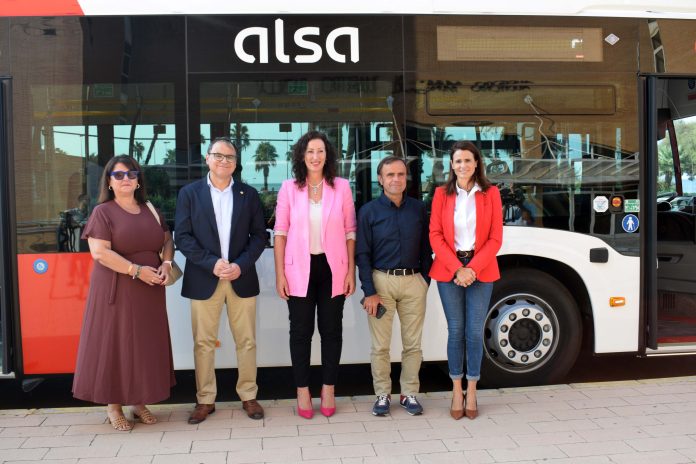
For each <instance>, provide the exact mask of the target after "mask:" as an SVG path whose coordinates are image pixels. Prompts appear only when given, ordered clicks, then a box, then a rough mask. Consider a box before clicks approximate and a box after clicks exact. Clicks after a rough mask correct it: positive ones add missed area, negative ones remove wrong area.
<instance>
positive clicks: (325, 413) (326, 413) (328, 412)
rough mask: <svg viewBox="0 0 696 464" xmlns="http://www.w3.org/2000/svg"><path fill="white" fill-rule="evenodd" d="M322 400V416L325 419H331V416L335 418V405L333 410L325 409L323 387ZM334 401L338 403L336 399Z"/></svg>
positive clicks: (320, 408) (322, 390)
mask: <svg viewBox="0 0 696 464" xmlns="http://www.w3.org/2000/svg"><path fill="white" fill-rule="evenodd" d="M320 398H321V406H319V411H321V414H322V415H323V416H324V417H331V416H333V415H334V414H335V413H336V406H335V404H334V407H332V408H326V407H324V388H323V387H322V389H321V395H320ZM334 401H336V400H335V399H334Z"/></svg>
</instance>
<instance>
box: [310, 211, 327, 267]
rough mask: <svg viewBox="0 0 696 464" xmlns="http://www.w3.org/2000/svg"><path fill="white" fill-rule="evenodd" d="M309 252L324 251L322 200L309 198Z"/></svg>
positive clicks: (320, 252) (314, 253)
mask: <svg viewBox="0 0 696 464" xmlns="http://www.w3.org/2000/svg"><path fill="white" fill-rule="evenodd" d="M309 252H310V253H311V254H313V255H320V254H322V253H323V252H324V248H323V247H322V246H321V201H318V202H314V201H312V200H309Z"/></svg>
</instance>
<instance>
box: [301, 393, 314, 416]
mask: <svg viewBox="0 0 696 464" xmlns="http://www.w3.org/2000/svg"><path fill="white" fill-rule="evenodd" d="M309 404H312V397H311V396H310V397H309ZM297 415H298V416H300V417H304V418H305V419H311V418H312V417H314V409H313V408H311V407H310V408H309V409H302V408H301V407H300V399H299V398H298V399H297Z"/></svg>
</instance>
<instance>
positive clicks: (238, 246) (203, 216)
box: [174, 176, 266, 300]
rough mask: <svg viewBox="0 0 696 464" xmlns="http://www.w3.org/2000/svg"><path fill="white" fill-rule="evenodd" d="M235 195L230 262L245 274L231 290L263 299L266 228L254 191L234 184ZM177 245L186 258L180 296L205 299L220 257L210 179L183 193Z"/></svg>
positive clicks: (215, 279) (211, 288)
mask: <svg viewBox="0 0 696 464" xmlns="http://www.w3.org/2000/svg"><path fill="white" fill-rule="evenodd" d="M232 195H233V196H234V203H233V209H232V230H231V231H230V232H231V233H230V249H229V253H228V257H229V261H230V262H231V263H236V264H237V265H239V267H240V269H241V270H242V273H241V275H240V276H239V278H237V279H236V280H233V281H232V288H234V291H235V293H237V295H239V296H240V297H242V298H248V297H252V296H256V295H258V294H259V277H258V275H257V274H256V266H255V263H256V260H257V259H259V256H261V253H262V252H263V250H264V248H265V246H266V228H265V226H264V221H263V210H262V208H261V199H260V198H259V193H258V192H257V191H256V189H254V188H253V187H250V186H249V185H247V184H243V183H241V182H235V183H234V185H233V186H232ZM174 242H175V243H176V246H177V249H179V250H180V251H181V252H182V253H183V254H184V256H185V257H186V268H185V270H184V279H183V284H182V286H181V295H182V296H184V297H186V298H192V299H194V300H207V299H208V298H210V297H211V296H212V295H213V293H214V292H215V289H216V288H217V285H218V282H219V281H220V279H219V278H218V277H216V276H215V275H214V274H213V268H214V267H215V263H216V262H217V260H218V259H220V258H221V257H222V253H221V251H220V238H219V236H218V230H217V224H216V222H215V211H214V209H213V199H212V197H211V195H210V187H209V186H208V183H207V176H206V177H204V178H203V179H201V180H198V181H196V182H193V183H191V184H188V185H186V186H185V187H184V188H182V189H181V191H180V192H179V197H178V198H177V201H176V219H175V228H174Z"/></svg>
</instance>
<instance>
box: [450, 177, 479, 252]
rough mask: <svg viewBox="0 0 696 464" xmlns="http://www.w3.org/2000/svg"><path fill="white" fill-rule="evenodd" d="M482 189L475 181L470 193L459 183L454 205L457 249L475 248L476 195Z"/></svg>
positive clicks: (455, 243)
mask: <svg viewBox="0 0 696 464" xmlns="http://www.w3.org/2000/svg"><path fill="white" fill-rule="evenodd" d="M479 190H481V187H479V185H478V184H476V183H474V186H473V187H472V189H471V191H470V192H469V193H467V192H466V190H464V189H462V188H459V185H457V203H456V204H455V206H454V246H455V248H456V249H457V251H469V250H473V249H474V244H475V243H476V195H475V193H476V192H478V191H479Z"/></svg>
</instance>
